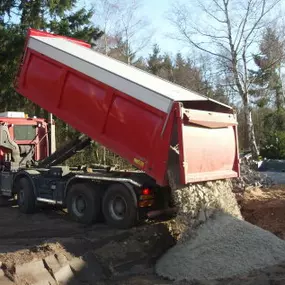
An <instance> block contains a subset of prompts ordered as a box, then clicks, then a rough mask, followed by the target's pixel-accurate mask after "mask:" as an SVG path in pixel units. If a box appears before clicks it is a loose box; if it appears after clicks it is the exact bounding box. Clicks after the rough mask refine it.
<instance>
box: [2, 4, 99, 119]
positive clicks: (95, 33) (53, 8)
mask: <svg viewBox="0 0 285 285" xmlns="http://www.w3.org/2000/svg"><path fill="white" fill-rule="evenodd" d="M76 2H77V1H75V0H60V1H39V0H38V1H23V0H22V1H20V0H14V1H12V0H11V1H1V2H0V18H1V19H2V22H1V23H0V36H1V52H0V71H1V77H0V86H1V91H0V93H1V95H2V96H1V99H2V100H3V102H4V104H3V105H2V106H3V107H4V109H8V108H9V109H10V108H11V109H19V108H23V107H24V106H30V107H31V106H33V107H34V113H35V115H37V116H40V115H41V112H42V111H41V109H40V107H38V106H36V105H34V104H32V103H31V102H29V101H27V100H26V99H25V98H24V97H22V96H19V95H18V94H17V93H16V92H15V91H14V86H13V83H14V80H15V76H16V72H17V69H18V66H19V61H20V59H21V55H22V52H23V47H24V41H25V36H26V31H27V29H28V28H29V27H33V28H36V29H41V30H46V31H50V32H55V33H59V34H62V35H66V36H73V37H76V38H79V39H83V40H85V41H88V42H90V43H91V42H92V40H94V39H96V38H98V37H100V36H101V35H102V32H101V31H100V30H99V29H98V28H96V27H94V26H93V24H92V23H91V17H92V15H93V11H92V10H85V9H84V8H82V9H78V10H76V11H74V9H73V8H74V6H75V4H76ZM12 16H13V17H12ZM3 102H2V103H3ZM30 107H29V109H30Z"/></svg>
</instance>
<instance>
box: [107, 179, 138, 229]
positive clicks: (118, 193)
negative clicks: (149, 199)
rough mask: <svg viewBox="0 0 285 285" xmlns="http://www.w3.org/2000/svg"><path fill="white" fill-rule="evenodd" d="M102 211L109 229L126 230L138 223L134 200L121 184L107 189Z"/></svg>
mask: <svg viewBox="0 0 285 285" xmlns="http://www.w3.org/2000/svg"><path fill="white" fill-rule="evenodd" d="M118 206H119V207H118ZM102 209H103V215H104V218H105V221H106V223H107V224H108V225H109V226H111V227H115V228H119V229H128V228H131V227H133V226H134V225H135V224H136V223H137V221H138V210H137V205H136V201H135V198H134V196H133V195H132V193H131V192H130V190H129V189H128V188H126V187H125V186H124V185H122V184H114V185H111V186H110V187H109V188H108V189H107V192H106V194H105V195H104V197H103V202H102Z"/></svg>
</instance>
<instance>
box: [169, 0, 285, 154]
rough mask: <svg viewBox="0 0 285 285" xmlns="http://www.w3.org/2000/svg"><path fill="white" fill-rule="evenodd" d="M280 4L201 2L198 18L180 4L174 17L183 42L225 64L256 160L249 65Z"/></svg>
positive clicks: (270, 1) (266, 1) (229, 0)
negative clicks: (268, 19)
mask: <svg viewBox="0 0 285 285" xmlns="http://www.w3.org/2000/svg"><path fill="white" fill-rule="evenodd" d="M205 2H206V3H205ZM279 2H281V1H280V0H244V1H239V0H208V1H199V0H198V7H199V8H200V11H198V12H197V9H196V15H197V16H196V18H195V15H193V12H192V11H193V10H194V9H193V8H192V7H190V6H189V5H186V4H179V3H178V4H176V5H175V6H174V7H173V9H172V11H171V17H170V21H171V23H172V24H173V26H174V27H175V28H176V30H177V31H178V34H179V36H178V39H179V40H183V41H184V42H186V43H187V44H189V45H190V46H191V47H194V48H196V49H198V50H200V51H201V52H204V53H207V54H210V55H212V56H213V57H215V58H216V59H219V60H220V62H221V63H222V66H223V67H224V70H225V71H226V76H227V80H228V81H229V84H230V86H231V88H232V89H233V90H234V91H235V92H236V94H238V95H239V96H240V99H241V101H242V104H243V108H244V111H245V121H246V132H247V134H248V138H249V144H250V148H251V151H252V154H253V156H254V157H257V156H258V154H259V150H258V148H257V144H256V139H255V133H254V127H253V122H252V106H251V101H250V92H249V89H250V86H251V84H252V82H251V80H250V77H249V72H248V65H249V63H250V61H251V59H252V56H251V48H252V47H253V46H254V44H255V43H256V41H257V39H258V36H259V33H260V29H261V28H262V27H263V26H264V24H265V20H266V17H267V15H268V14H269V12H270V11H272V10H273V8H275V7H276V6H277V4H278V3H279ZM196 8H197V7H196ZM191 12H192V13H191ZM199 12H201V13H199ZM189 15H191V16H189ZM205 19H208V20H209V21H207V20H206V21H205ZM176 38H177V37H176Z"/></svg>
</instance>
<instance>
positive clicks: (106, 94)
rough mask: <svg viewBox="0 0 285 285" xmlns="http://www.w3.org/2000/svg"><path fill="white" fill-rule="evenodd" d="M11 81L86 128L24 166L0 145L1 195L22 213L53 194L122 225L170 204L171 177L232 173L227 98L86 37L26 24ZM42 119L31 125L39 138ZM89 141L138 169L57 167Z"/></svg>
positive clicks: (180, 181)
mask: <svg viewBox="0 0 285 285" xmlns="http://www.w3.org/2000/svg"><path fill="white" fill-rule="evenodd" d="M15 88H16V90H17V92H18V93H20V94H21V95H22V96H24V97H26V98H28V99H29V100H31V101H32V102H34V103H36V104H38V105H39V106H40V107H42V108H43V109H45V110H47V111H48V112H50V113H52V114H54V115H56V116H57V117H58V118H60V119H61V120H63V121H64V122H66V123H67V124H69V125H70V126H72V127H73V128H75V129H76V130H78V131H79V132H80V133H82V134H83V135H81V136H80V137H78V138H76V139H75V140H74V141H71V142H69V143H67V144H66V145H64V146H63V147H61V148H60V149H58V150H57V151H55V152H54V153H50V152H44V153H46V156H45V157H41V159H37V158H36V157H32V158H33V159H30V163H29V164H28V165H27V164H23V163H22V164H21V163H18V162H17V161H16V162H15V160H13V159H11V156H7V155H4V154H6V153H10V152H13V150H11V148H10V149H9V148H7V147H5V145H1V144H0V149H1V150H2V155H1V153H0V160H1V162H0V163H1V164H2V172H1V184H2V185H4V184H5V187H4V186H2V185H1V194H2V195H4V196H8V197H9V196H14V195H15V196H17V200H18V204H19V207H20V209H21V210H22V211H23V212H25V213H32V212H34V211H35V209H36V207H37V206H39V205H40V204H41V203H51V204H57V205H61V206H62V207H67V209H68V212H69V213H70V214H71V216H72V217H73V218H74V219H75V220H77V221H79V222H83V223H92V222H95V221H96V220H98V218H99V217H100V216H102V214H103V216H104V219H105V221H106V222H107V223H108V224H110V225H112V226H115V227H118V228H126V227H131V226H133V225H134V224H135V223H136V222H137V221H138V220H139V219H142V218H145V217H150V216H153V215H154V214H155V213H161V212H163V211H166V210H168V209H169V208H171V206H172V203H171V189H170V186H169V185H170V181H171V182H172V183H173V185H185V184H188V183H198V182H203V181H209V180H217V179H227V178H233V177H237V176H239V155H238V139H237V120H236V116H235V114H234V111H233V109H232V108H231V107H229V106H227V105H224V104H222V103H220V102H217V101H214V100H212V99H209V98H207V97H205V96H202V95H200V94H197V93H195V92H192V91H190V90H187V89H184V88H182V87H180V86H177V85H175V84H172V83H170V82H168V81H165V80H162V79H160V78H158V77H156V76H154V75H151V74H149V73H146V72H144V71H142V70H139V69H137V68H135V67H133V66H129V65H126V64H124V63H122V62H119V61H117V60H115V59H112V58H109V57H107V56H104V55H102V54H100V53H97V52H95V51H94V50H92V48H91V46H90V45H89V44H87V43H85V42H82V41H79V40H76V39H72V38H68V37H63V36H58V35H54V34H50V33H46V32H42V31H38V30H34V29H30V30H29V32H28V35H27V40H26V44H25V47H24V53H23V57H22V61H21V65H20V68H19V72H18V74H17V78H16V82H15ZM27 120H28V119H27ZM42 126H43V125H42V124H40V125H37V126H36V127H35V128H36V134H38V136H41V137H43V135H42V134H41V135H40V129H41V128H42ZM45 126H46V124H45ZM6 128H8V129H9V128H13V125H10V126H9V124H8V125H7V124H6ZM0 133H1V129H0ZM6 133H7V132H6ZM8 133H9V132H8ZM10 133H11V132H10ZM47 134H48V133H47V131H46V135H47ZM44 137H45V135H44ZM10 140H11V141H12V140H13V138H10ZM93 140H94V141H96V142H98V143H100V144H102V145H104V146H105V147H107V148H108V149H110V150H111V151H113V152H114V153H116V154H118V155H120V156H121V157H122V158H124V159H125V160H127V161H128V162H129V163H130V164H132V165H133V166H135V167H136V168H137V169H138V170H139V171H111V170H110V168H97V169H92V171H90V170H89V171H83V170H80V169H71V168H70V167H67V166H61V164H62V163H63V162H64V161H65V160H66V159H67V158H69V157H71V156H72V155H73V154H74V153H75V152H76V151H78V150H81V149H83V148H84V147H86V146H87V145H89V144H90V143H91V141H93ZM0 141H1V140H0ZM31 142H32V141H31ZM31 142H30V143H27V144H28V145H30V146H31V145H32V143H31ZM37 142H38V143H37V144H36V145H34V146H32V147H31V149H35V148H36V149H37V150H39V149H41V147H42V145H43V147H46V144H47V142H46V140H45V139H44V140H42V139H40V140H37ZM43 142H44V144H43ZM16 143H17V142H16ZM32 153H33V154H34V153H36V152H35V151H34V150H33V152H32ZM7 157H10V158H9V159H8V160H7ZM4 182H5V183H4ZM4 188H5V189H4Z"/></svg>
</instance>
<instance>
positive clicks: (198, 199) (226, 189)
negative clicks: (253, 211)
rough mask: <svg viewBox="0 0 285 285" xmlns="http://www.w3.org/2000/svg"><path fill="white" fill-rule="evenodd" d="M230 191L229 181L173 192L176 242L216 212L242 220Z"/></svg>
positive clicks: (194, 186)
mask: <svg viewBox="0 0 285 285" xmlns="http://www.w3.org/2000/svg"><path fill="white" fill-rule="evenodd" d="M232 190H233V188H232V183H231V181H229V180H222V181H215V182H207V183H199V184H192V185H187V186H185V187H183V188H179V189H176V190H173V197H174V201H175V204H176V206H177V208H178V212H177V216H176V218H175V231H176V232H177V239H178V241H179V242H180V240H181V241H183V240H184V239H185V238H187V237H188V235H189V234H191V232H192V230H193V229H194V228H196V227H197V226H199V225H200V224H202V223H204V222H205V221H207V220H208V219H209V218H210V217H211V216H212V215H213V214H214V212H215V211H216V210H222V211H223V212H225V213H228V214H230V215H232V216H234V217H236V218H238V219H242V216H241V213H240V209H239V206H238V204H237V200H236V198H235V194H234V193H233V191H232Z"/></svg>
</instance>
